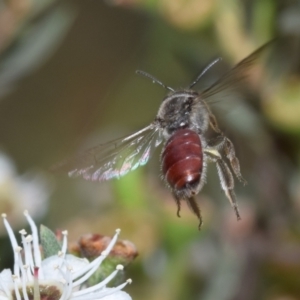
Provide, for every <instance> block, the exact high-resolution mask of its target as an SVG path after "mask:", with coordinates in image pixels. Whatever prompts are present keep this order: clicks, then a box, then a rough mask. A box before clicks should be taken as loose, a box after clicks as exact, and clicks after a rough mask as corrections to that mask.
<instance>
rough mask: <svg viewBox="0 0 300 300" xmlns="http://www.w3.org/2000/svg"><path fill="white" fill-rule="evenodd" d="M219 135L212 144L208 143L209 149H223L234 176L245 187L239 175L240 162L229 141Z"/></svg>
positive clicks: (243, 180)
mask: <svg viewBox="0 0 300 300" xmlns="http://www.w3.org/2000/svg"><path fill="white" fill-rule="evenodd" d="M219 133H220V135H219V136H218V137H217V139H216V140H215V141H214V142H212V143H210V147H211V149H216V150H220V149H224V152H225V155H226V157H227V159H228V160H229V162H230V165H231V167H232V170H233V172H234V175H235V176H236V177H237V179H238V180H239V181H240V182H242V183H243V184H244V185H246V184H247V181H246V180H245V179H244V178H243V176H242V174H241V168H240V162H239V160H238V158H237V157H236V155H235V149H234V146H233V144H232V142H231V140H230V139H229V138H227V137H226V136H225V135H224V134H223V133H222V132H219Z"/></svg>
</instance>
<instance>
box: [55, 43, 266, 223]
mask: <svg viewBox="0 0 300 300" xmlns="http://www.w3.org/2000/svg"><path fill="white" fill-rule="evenodd" d="M269 43H270V42H269ZM269 43H267V44H265V45H263V46H262V47H260V48H259V49H258V50H256V51H255V52H253V53H252V54H250V55H249V56H248V57H246V58H245V59H243V60H242V61H241V62H239V63H238V64H237V65H235V66H234V67H233V68H232V69H231V70H229V71H228V72H227V73H225V74H224V75H223V76H222V77H220V79H219V80H217V81H216V82H215V83H213V84H212V85H211V86H210V87H208V88H206V89H205V90H203V91H202V92H197V91H195V90H193V87H194V86H195V85H196V83H197V82H198V81H199V80H200V79H201V77H202V76H203V75H204V74H205V73H206V72H207V70H209V69H210V68H211V67H212V66H213V65H214V64H216V63H217V62H218V61H219V60H220V58H218V59H216V60H214V61H213V62H211V63H210V64H209V65H208V66H207V67H206V68H205V69H204V70H203V71H202V72H201V73H200V75H199V76H198V77H197V78H196V80H195V81H193V82H192V84H190V86H189V87H188V88H187V89H184V90H181V89H180V90H174V89H172V88H171V87H169V86H166V85H164V84H163V83H162V82H161V81H159V80H158V79H156V78H155V77H153V76H151V75H149V74H148V73H145V72H142V71H137V73H139V74H141V75H144V76H146V77H148V78H150V79H151V80H152V81H153V82H154V83H157V84H159V85H161V86H163V87H164V88H165V89H167V90H169V93H168V95H167V96H166V97H165V98H164V99H163V101H162V104H161V105H160V107H159V110H158V113H157V116H156V118H155V119H154V121H153V122H152V123H151V124H150V125H148V126H146V127H144V128H143V129H141V130H139V131H137V132H135V133H133V134H131V135H129V136H126V137H123V138H120V139H116V140H114V141H111V142H109V143H106V144H102V145H99V146H96V147H94V148H91V149H89V150H87V151H86V152H84V153H83V154H81V155H79V156H77V157H75V158H71V159H69V160H67V161H64V162H62V163H61V164H59V165H57V166H56V167H55V168H56V169H60V170H64V171H68V174H69V176H70V177H76V176H81V177H83V178H84V179H86V180H91V181H104V180H109V179H112V178H120V177H122V176H124V175H125V174H127V173H128V172H130V171H132V170H135V169H136V168H138V167H139V166H142V165H145V164H146V163H147V162H148V160H149V158H150V157H151V155H152V154H153V152H154V150H155V149H156V148H157V147H158V146H159V145H160V144H163V149H162V153H161V156H160V161H161V173H162V178H163V181H164V182H165V183H166V185H167V186H168V187H169V188H170V190H171V191H172V194H173V196H174V199H175V202H176V204H177V215H178V216H180V204H181V201H186V202H187V204H188V206H189V207H190V209H191V210H192V211H193V213H194V214H195V215H196V216H197V217H198V219H199V228H200V227H201V225H202V217H201V212H200V209H199V207H198V205H197V202H196V200H195V196H196V195H197V194H198V193H199V192H200V191H201V189H202V187H203V185H204V183H205V178H206V173H207V164H208V163H209V162H213V163H215V165H216V168H217V172H218V176H219V180H220V185H221V188H222V190H223V191H224V193H225V195H226V197H227V198H228V200H229V201H230V204H231V206H232V207H233V209H234V211H235V214H236V217H237V219H238V220H240V218H241V217H240V213H239V210H238V206H237V201H236V196H235V193H234V176H235V177H236V178H237V179H238V180H239V181H240V182H242V183H244V184H246V181H245V180H244V179H243V177H242V175H241V171H240V164H239V160H238V158H237V156H236V154H235V149H234V145H233V143H232V142H231V140H230V139H229V138H228V137H227V136H226V135H225V134H224V133H223V132H222V131H221V129H220V128H219V126H218V123H217V120H216V118H215V116H214V114H213V113H212V111H211V110H210V108H209V106H208V104H207V103H208V101H209V100H210V99H211V98H212V97H214V98H215V97H222V95H221V92H222V91H224V90H228V89H232V88H234V87H235V86H236V85H238V84H239V83H241V81H243V80H244V79H245V73H246V71H247V70H248V69H249V68H250V67H251V66H252V65H253V64H254V62H255V61H256V59H257V58H258V57H259V56H260V55H261V53H262V52H263V51H264V50H265V49H266V48H267V46H268V45H269ZM209 130H210V131H212V132H214V134H215V135H216V139H214V140H213V141H211V140H210V139H209V138H208V136H207V135H208V131H209ZM216 141H217V142H216ZM233 175H234V176H233Z"/></svg>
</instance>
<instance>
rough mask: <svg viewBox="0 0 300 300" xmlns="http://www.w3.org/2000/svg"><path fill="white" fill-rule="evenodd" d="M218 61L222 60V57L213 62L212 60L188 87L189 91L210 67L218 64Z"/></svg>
mask: <svg viewBox="0 0 300 300" xmlns="http://www.w3.org/2000/svg"><path fill="white" fill-rule="evenodd" d="M220 60H222V57H218V58H216V59H215V60H213V61H212V62H211V63H210V64H209V65H208V66H207V67H206V68H205V69H204V70H203V71H202V72H201V73H200V74H199V75H198V77H197V78H196V80H195V81H193V83H192V84H191V85H190V86H189V88H190V89H191V88H192V87H193V86H194V85H195V84H196V83H197V82H198V81H199V80H200V78H201V77H202V76H203V75H204V74H205V73H206V72H207V71H208V70H209V69H210V68H211V67H212V66H214V65H215V64H216V63H217V62H219V61H220Z"/></svg>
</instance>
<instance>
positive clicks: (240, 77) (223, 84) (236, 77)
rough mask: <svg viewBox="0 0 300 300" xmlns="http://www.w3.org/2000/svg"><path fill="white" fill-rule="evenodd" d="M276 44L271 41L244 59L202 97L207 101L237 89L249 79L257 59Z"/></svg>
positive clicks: (204, 92)
mask: <svg viewBox="0 0 300 300" xmlns="http://www.w3.org/2000/svg"><path fill="white" fill-rule="evenodd" d="M273 42H274V40H271V41H269V42H268V43H266V44H264V45H263V46H261V47H260V48H258V49H257V50H256V51H254V52H253V53H252V54H250V55H249V56H247V57H246V58H244V59H243V60H242V61H240V62H239V63H238V64H236V65H235V66H234V67H233V68H232V69H231V70H229V71H228V72H227V73H225V74H224V75H223V76H222V77H221V78H220V79H219V80H217V81H216V82H215V83H214V84H212V85H211V86H210V87H209V88H207V89H205V90H204V91H203V92H202V93H201V95H202V97H203V98H204V99H205V100H207V99H208V98H211V97H212V96H214V95H216V94H218V93H220V92H223V91H227V90H230V89H233V88H236V87H237V86H238V85H239V84H240V83H241V82H243V81H244V80H245V78H246V77H247V71H249V69H250V68H251V67H252V66H253V65H254V64H255V62H256V61H257V59H258V58H259V57H260V56H261V55H262V54H263V53H264V52H265V50H266V49H268V48H269V46H270V45H271V44H272V43H273Z"/></svg>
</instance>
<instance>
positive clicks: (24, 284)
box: [0, 211, 131, 300]
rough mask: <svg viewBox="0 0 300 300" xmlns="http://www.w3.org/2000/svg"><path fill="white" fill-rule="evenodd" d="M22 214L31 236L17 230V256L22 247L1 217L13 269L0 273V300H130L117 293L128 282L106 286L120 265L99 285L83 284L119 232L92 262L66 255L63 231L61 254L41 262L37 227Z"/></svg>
mask: <svg viewBox="0 0 300 300" xmlns="http://www.w3.org/2000/svg"><path fill="white" fill-rule="evenodd" d="M24 215H25V217H26V219H27V221H28V223H29V225H30V228H31V231H32V234H31V235H26V232H25V230H21V231H20V234H21V238H22V243H23V250H24V251H23V253H21V250H22V248H21V247H20V246H18V244H17V240H16V237H15V235H14V233H13V230H12V228H11V226H10V225H9V223H8V221H7V220H6V215H5V214H2V217H3V222H4V225H5V228H6V230H7V232H8V235H9V238H10V242H11V245H12V248H13V250H14V267H13V273H12V272H11V270H9V269H5V270H3V271H2V272H1V273H0V300H8V299H9V300H13V299H14V300H15V299H16V300H29V299H33V300H44V299H45V300H47V299H51V300H98V299H102V300H131V297H130V296H129V295H128V294H127V293H125V292H123V291H121V289H122V288H124V287H125V285H127V284H128V283H131V280H130V279H129V280H127V281H126V282H125V283H123V284H121V285H119V286H117V287H115V288H107V287H106V284H107V283H108V282H109V281H110V280H111V279H112V278H114V277H115V275H116V274H117V273H118V271H119V270H122V269H123V266H122V265H118V266H117V268H116V270H115V271H114V272H113V273H111V274H110V275H109V276H108V277H107V278H106V279H105V280H103V281H102V282H100V283H98V284H96V285H94V286H91V287H85V285H84V283H85V282H86V280H87V279H88V278H89V277H90V276H91V275H92V274H93V273H94V272H95V271H96V270H97V269H98V267H99V266H100V264H101V263H102V261H103V260H104V259H105V258H106V257H107V255H108V254H109V252H110V251H111V249H112V248H113V246H114V244H115V243H116V241H117V238H118V235H119V233H120V230H119V229H117V230H116V234H115V235H114V237H113V238H112V240H111V242H110V243H109V245H108V247H107V248H106V249H105V251H103V252H102V253H101V255H100V256H99V257H98V258H96V259H95V260H93V261H92V262H89V261H88V260H86V259H81V258H78V257H75V256H73V255H70V254H66V251H67V232H66V231H64V232H63V243H62V248H61V251H60V252H59V253H58V254H57V255H54V256H51V257H49V258H46V259H44V260H42V257H41V250H40V246H39V238H38V230H37V227H36V225H35V223H34V221H33V220H32V218H31V217H30V216H29V214H28V212H27V211H25V212H24ZM22 254H23V255H22Z"/></svg>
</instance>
